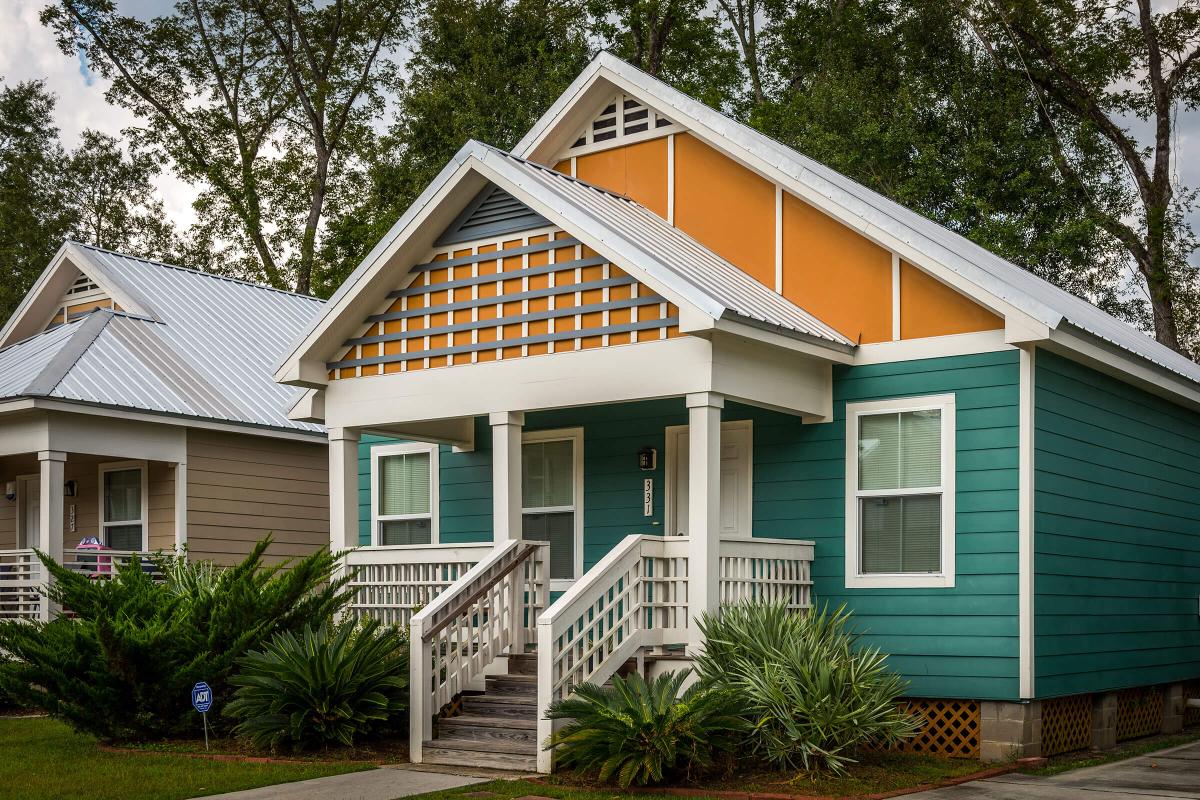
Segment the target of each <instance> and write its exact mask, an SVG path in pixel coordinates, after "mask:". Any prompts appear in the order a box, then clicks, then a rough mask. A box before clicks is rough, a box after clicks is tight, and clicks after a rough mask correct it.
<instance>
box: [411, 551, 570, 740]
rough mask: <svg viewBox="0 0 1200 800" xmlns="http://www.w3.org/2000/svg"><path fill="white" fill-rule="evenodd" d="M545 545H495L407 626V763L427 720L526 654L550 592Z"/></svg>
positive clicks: (428, 731) (429, 724)
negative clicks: (500, 663) (493, 669)
mask: <svg viewBox="0 0 1200 800" xmlns="http://www.w3.org/2000/svg"><path fill="white" fill-rule="evenodd" d="M549 575H550V546H549V545H548V544H546V543H543V542H531V541H524V540H513V541H509V542H505V543H503V544H501V545H497V546H495V548H494V549H493V550H492V552H491V553H490V554H489V555H488V556H487V557H486V558H484V559H483V560H481V561H480V562H479V563H478V564H476V565H475V566H474V567H472V568H471V569H469V570H468V571H467V572H466V574H464V575H463V576H462V577H461V578H460V579H459V580H458V582H457V583H455V584H454V585H453V586H451V587H450V588H449V589H447V590H446V591H444V592H442V593H441V594H439V595H438V596H437V597H436V598H434V599H433V601H432V602H430V603H429V604H428V605H427V606H425V607H424V608H423V609H421V610H420V611H418V612H417V613H416V614H414V615H413V617H412V620H411V622H410V623H409V646H410V648H411V654H410V664H409V675H410V678H411V686H412V688H411V690H410V693H409V696H410V703H411V705H410V708H409V759H410V760H411V761H412V762H413V763H420V762H421V749H422V745H423V743H424V742H425V741H426V740H428V739H430V738H432V737H433V717H434V715H436V714H437V713H438V712H439V711H441V709H442V708H443V707H444V706H446V705H447V704H449V703H450V702H451V700H453V699H454V697H455V696H456V695H458V694H461V693H462V692H463V691H464V690H466V689H472V688H481V687H480V681H481V680H482V679H483V677H484V676H485V674H486V671H487V669H488V668H489V667H490V666H491V665H492V664H493V663H494V662H495V661H496V660H497V659H499V658H502V657H503V656H505V655H507V654H519V653H523V652H524V651H525V645H526V643H529V642H532V641H533V636H534V630H533V625H534V624H535V621H536V620H537V618H538V614H539V613H541V611H542V610H543V609H544V608H546V605H547V603H548V601H549V592H550V581H549Z"/></svg>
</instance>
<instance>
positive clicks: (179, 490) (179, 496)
mask: <svg viewBox="0 0 1200 800" xmlns="http://www.w3.org/2000/svg"><path fill="white" fill-rule="evenodd" d="M187 499H188V491H187V462H185V461H177V462H176V463H175V555H178V556H181V555H183V554H184V553H186V552H187V506H188V502H187Z"/></svg>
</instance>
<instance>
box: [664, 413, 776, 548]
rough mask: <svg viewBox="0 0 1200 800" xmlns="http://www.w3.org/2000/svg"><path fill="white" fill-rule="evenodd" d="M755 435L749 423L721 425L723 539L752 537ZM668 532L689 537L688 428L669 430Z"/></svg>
mask: <svg viewBox="0 0 1200 800" xmlns="http://www.w3.org/2000/svg"><path fill="white" fill-rule="evenodd" d="M753 443H754V434H753V431H752V430H751V427H750V422H749V421H743V420H738V421H734V422H722V423H721V536H722V537H736V536H744V537H748V536H750V535H751V527H750V520H751V519H752V513H751V507H750V500H751V487H752V485H753V476H752V475H751V464H752V463H753V449H754V444H753ZM667 448H668V457H667V477H666V480H667V486H668V491H669V492H670V498H669V500H668V503H667V526H668V527H667V532H668V534H670V535H672V536H687V535H688V453H689V447H688V428H687V426H686V425H680V426H676V427H671V428H668V429H667Z"/></svg>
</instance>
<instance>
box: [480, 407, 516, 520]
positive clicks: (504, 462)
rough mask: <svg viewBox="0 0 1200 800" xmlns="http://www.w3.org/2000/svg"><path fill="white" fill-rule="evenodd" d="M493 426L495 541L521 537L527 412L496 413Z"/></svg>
mask: <svg viewBox="0 0 1200 800" xmlns="http://www.w3.org/2000/svg"><path fill="white" fill-rule="evenodd" d="M488 422H490V423H491V425H492V541H494V542H495V543H496V544H501V543H503V542H506V541H509V540H510V539H520V538H521V504H522V498H521V431H522V430H523V429H524V427H525V412H523V411H493V412H492V413H491V414H489V415H488Z"/></svg>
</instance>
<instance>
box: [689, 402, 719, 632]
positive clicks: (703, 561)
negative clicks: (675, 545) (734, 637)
mask: <svg viewBox="0 0 1200 800" xmlns="http://www.w3.org/2000/svg"><path fill="white" fill-rule="evenodd" d="M724 407H725V398H724V397H722V396H721V395H719V394H713V393H711V392H701V393H698V394H689V395H688V396H687V409H688V539H689V542H688V616H689V622H688V624H689V626H690V630H691V647H692V649H696V648H699V647H702V646H703V644H704V642H703V640H702V639H701V637H700V629H699V626H698V625H697V622H698V620H699V618H700V615H701V614H703V613H704V612H707V611H714V610H716V608H717V607H718V605H719V603H720V592H719V589H720V587H719V585H718V566H719V564H718V559H719V556H720V551H721V409H722V408H724Z"/></svg>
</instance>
